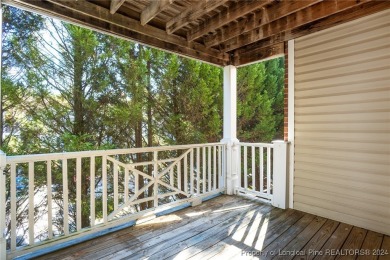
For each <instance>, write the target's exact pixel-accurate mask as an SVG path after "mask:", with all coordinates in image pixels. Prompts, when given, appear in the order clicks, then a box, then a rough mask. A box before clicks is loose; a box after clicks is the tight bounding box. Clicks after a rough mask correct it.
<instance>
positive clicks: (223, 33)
mask: <svg viewBox="0 0 390 260" xmlns="http://www.w3.org/2000/svg"><path fill="white" fill-rule="evenodd" d="M321 1H323V0H302V1H282V2H277V3H275V4H273V5H272V6H270V7H267V8H263V9H262V10H259V11H257V12H255V13H253V14H251V15H249V16H248V17H247V18H246V19H242V20H240V21H239V22H237V23H234V24H232V25H229V26H228V27H227V28H221V29H220V30H218V32H217V33H216V34H214V35H210V36H207V37H205V38H204V40H203V42H204V44H205V45H206V47H211V46H216V45H218V44H220V43H222V42H225V41H227V40H230V39H232V38H234V37H237V36H239V35H241V34H243V33H246V32H249V31H251V30H253V29H255V28H258V27H260V26H263V25H265V24H267V23H270V22H273V21H275V20H278V19H280V18H282V17H285V16H287V15H289V14H291V13H294V12H297V11H299V10H302V9H303V8H306V7H309V6H311V5H314V4H316V3H318V2H321Z"/></svg>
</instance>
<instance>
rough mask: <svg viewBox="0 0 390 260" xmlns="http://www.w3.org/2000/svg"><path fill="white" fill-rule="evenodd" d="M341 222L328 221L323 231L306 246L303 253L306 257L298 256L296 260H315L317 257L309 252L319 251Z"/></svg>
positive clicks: (322, 228)
mask: <svg viewBox="0 0 390 260" xmlns="http://www.w3.org/2000/svg"><path fill="white" fill-rule="evenodd" d="M338 225H339V222H337V221H334V220H330V219H328V220H327V221H326V222H325V224H324V225H323V226H322V227H321V229H320V230H319V231H318V232H317V233H316V234H315V235H314V236H313V237H312V238H311V239H310V241H309V242H308V243H307V244H306V246H305V247H304V248H302V249H301V250H302V251H305V254H306V255H305V256H296V257H295V258H294V260H298V259H308V260H309V259H313V258H314V257H315V255H314V254H309V253H308V252H309V250H313V251H319V250H320V249H321V248H322V246H323V245H324V244H325V242H326V241H327V240H328V239H329V237H330V236H331V235H332V234H333V232H334V231H335V230H336V228H337V226H338Z"/></svg>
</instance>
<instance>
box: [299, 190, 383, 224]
mask: <svg viewBox="0 0 390 260" xmlns="http://www.w3.org/2000/svg"><path fill="white" fill-rule="evenodd" d="M296 196H297V199H298V200H299V201H300V202H302V203H306V204H314V205H316V204H315V203H317V202H320V205H321V206H322V207H323V208H325V209H328V210H334V211H337V212H345V213H348V214H351V215H354V216H356V217H359V218H363V219H366V220H370V221H376V222H378V223H380V224H386V225H390V219H389V218H387V217H385V216H381V215H379V214H373V212H372V211H369V210H363V209H356V208H354V206H353V205H354V203H341V202H338V201H337V200H334V201H332V200H323V199H318V198H315V197H309V196H304V195H301V194H296ZM354 202H355V201H354ZM317 205H318V204H317ZM344 222H345V221H344Z"/></svg>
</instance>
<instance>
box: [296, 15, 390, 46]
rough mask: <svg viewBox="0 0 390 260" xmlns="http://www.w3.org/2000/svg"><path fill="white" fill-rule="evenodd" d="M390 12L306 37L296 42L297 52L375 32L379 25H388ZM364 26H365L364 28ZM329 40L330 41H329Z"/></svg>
mask: <svg viewBox="0 0 390 260" xmlns="http://www.w3.org/2000/svg"><path fill="white" fill-rule="evenodd" d="M389 15H390V12H389V11H388V10H387V11H383V12H380V13H377V14H375V15H370V16H366V17H364V18H361V19H359V20H358V21H359V22H356V21H354V22H350V23H345V24H342V25H339V26H336V27H333V28H329V29H327V30H323V31H320V32H316V33H313V34H310V35H308V36H305V37H301V38H298V39H296V40H295V42H296V47H295V49H296V50H297V51H299V50H302V49H307V48H310V47H312V46H317V45H321V44H327V43H328V42H331V40H332V39H337V38H340V37H346V36H348V35H350V34H355V33H364V32H365V31H369V30H373V28H376V27H377V26H378V25H381V24H386V23H388V22H389ZM362 24H364V26H362ZM328 39H329V40H328Z"/></svg>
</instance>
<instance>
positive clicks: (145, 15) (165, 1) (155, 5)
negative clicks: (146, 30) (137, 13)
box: [141, 0, 173, 25]
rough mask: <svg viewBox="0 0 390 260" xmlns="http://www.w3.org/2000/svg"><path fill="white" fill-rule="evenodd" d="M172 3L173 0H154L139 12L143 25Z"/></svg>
mask: <svg viewBox="0 0 390 260" xmlns="http://www.w3.org/2000/svg"><path fill="white" fill-rule="evenodd" d="M172 3H173V0H154V1H152V2H151V3H150V4H149V5H148V6H147V7H145V9H144V10H143V11H142V13H141V24H142V25H145V24H147V23H148V22H149V21H150V20H152V19H153V18H154V17H156V15H158V14H159V13H160V12H162V11H163V10H164V9H166V8H167V7H168V6H169V5H171V4H172Z"/></svg>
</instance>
